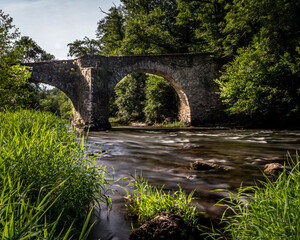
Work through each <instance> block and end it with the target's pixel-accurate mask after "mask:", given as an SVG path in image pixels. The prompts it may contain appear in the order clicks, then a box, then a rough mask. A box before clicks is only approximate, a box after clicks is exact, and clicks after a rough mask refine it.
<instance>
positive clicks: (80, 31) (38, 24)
mask: <svg viewBox="0 0 300 240" xmlns="http://www.w3.org/2000/svg"><path fill="white" fill-rule="evenodd" d="M1 1H3V0H1ZM5 1H6V2H5ZM113 2H114V3H115V4H116V5H118V4H120V1H119V0H114V1H105V0H4V4H3V3H2V10H3V11H4V12H5V13H6V14H9V15H10V16H11V17H12V18H13V19H14V24H15V25H16V27H18V28H19V30H20V32H21V34H22V35H23V36H24V35H25V36H29V37H31V38H33V39H34V40H35V41H36V42H37V43H38V44H39V45H40V46H41V47H42V48H43V49H45V50H46V51H47V52H49V53H52V54H54V55H55V56H56V58H59V59H65V58H67V52H68V48H67V44H68V43H70V42H73V41H74V40H75V39H82V38H84V37H85V36H88V37H90V38H94V37H95V31H96V28H97V22H98V21H99V20H100V19H101V18H103V17H104V15H103V13H101V11H100V10H99V7H101V8H102V9H103V10H108V9H109V8H110V7H111V6H112V5H113Z"/></svg>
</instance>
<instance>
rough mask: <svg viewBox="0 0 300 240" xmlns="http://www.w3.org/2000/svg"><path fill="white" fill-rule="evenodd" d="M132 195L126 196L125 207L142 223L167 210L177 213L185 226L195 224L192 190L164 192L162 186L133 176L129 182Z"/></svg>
mask: <svg viewBox="0 0 300 240" xmlns="http://www.w3.org/2000/svg"><path fill="white" fill-rule="evenodd" d="M131 186H132V187H133V188H134V190H135V192H134V196H133V197H132V198H131V196H128V197H127V199H128V202H127V207H128V208H129V210H130V212H131V213H132V214H134V215H136V216H137V217H138V219H139V222H140V223H144V222H146V221H148V220H150V219H152V218H154V217H155V216H157V215H159V214H160V213H162V212H165V211H169V212H172V213H176V214H178V215H179V216H180V217H181V218H182V219H183V220H184V222H185V223H186V224H187V226H190V227H196V226H197V215H198V214H200V213H199V212H197V210H196V206H195V205H193V204H192V199H193V192H192V193H190V194H189V195H186V194H185V193H184V192H183V191H182V189H181V188H179V190H178V191H175V192H168V193H166V192H165V191H164V190H163V188H161V189H157V188H156V187H153V186H151V185H149V184H148V182H147V181H145V180H144V179H143V177H142V176H139V177H137V176H135V178H134V182H133V183H131Z"/></svg>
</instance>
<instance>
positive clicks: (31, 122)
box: [0, 110, 109, 239]
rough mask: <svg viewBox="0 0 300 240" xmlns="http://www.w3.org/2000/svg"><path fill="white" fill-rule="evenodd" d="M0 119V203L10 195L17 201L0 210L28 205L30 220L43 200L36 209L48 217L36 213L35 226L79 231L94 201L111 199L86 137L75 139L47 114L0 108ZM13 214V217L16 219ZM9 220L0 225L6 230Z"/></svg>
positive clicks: (62, 121) (56, 120) (102, 172)
mask: <svg viewBox="0 0 300 240" xmlns="http://www.w3.org/2000/svg"><path fill="white" fill-rule="evenodd" d="M0 122H1V126H0V145H1V147H0V172H1V173H2V175H1V179H0V190H1V193H2V194H1V196H0V201H1V202H2V201H6V199H7V198H8V199H9V198H10V197H11V196H14V197H13V198H12V199H13V201H11V200H9V202H10V203H12V202H15V203H14V204H8V205H6V204H3V205H1V211H2V210H3V209H4V208H5V207H7V206H10V208H9V210H10V211H11V212H15V210H16V209H14V208H15V207H16V208H19V207H20V208H21V210H22V209H23V208H22V206H23V205H24V204H25V205H26V206H27V205H28V206H31V209H32V210H30V209H28V211H29V212H30V213H32V214H33V215H32V216H31V215H28V216H29V217H28V218H32V217H33V216H35V211H36V210H38V208H37V204H39V203H41V202H42V206H44V205H45V203H46V202H47V203H48V204H46V205H45V208H47V211H45V209H42V211H41V212H40V213H39V214H42V215H45V216H46V220H45V219H44V218H41V217H37V219H38V221H37V222H36V223H35V224H41V221H42V222H43V224H46V223H47V224H46V225H47V226H49V224H50V223H55V222H56V221H59V224H56V228H57V229H56V234H57V231H58V229H60V230H61V229H66V231H68V229H69V226H70V225H71V224H72V231H71V232H70V233H69V234H70V235H72V234H75V235H76V234H78V235H79V234H80V231H78V229H81V226H82V225H83V223H84V220H85V216H86V215H87V213H88V212H89V211H90V209H91V208H92V207H93V205H94V203H95V201H96V202H98V203H99V204H100V203H101V202H104V203H109V198H108V197H107V195H106V185H107V182H106V180H105V178H104V177H105V169H104V168H102V167H97V166H96V165H95V164H94V162H93V159H90V158H89V156H88V155H87V153H86V149H85V147H84V138H82V140H81V141H78V137H77V136H76V134H75V133H74V132H70V131H69V129H68V128H67V122H66V121H64V120H61V119H60V118H58V117H56V116H54V115H52V114H49V113H42V112H37V111H27V110H21V111H18V112H1V113H0ZM8 183H9V184H11V186H10V190H8V188H7V184H8ZM25 193H26V194H25ZM49 193H51V194H49ZM16 194H17V195H16ZM18 195H20V196H22V198H20V197H16V196H18ZM22 204H23V205H22ZM25 205H24V206H25ZM3 211H4V210H3ZM5 211H6V210H5ZM22 211H23V210H22ZM31 211H33V212H31ZM44 212H46V213H44ZM17 215H18V214H13V215H11V216H13V218H12V219H13V220H14V221H16V216H17ZM11 221H12V220H11V219H10V220H9V222H5V221H4V222H1V223H0V229H1V227H2V230H3V231H4V232H5V231H7V228H8V227H7V226H8V225H7V224H10V222H11ZM45 221H46V222H45ZM48 223H49V224H48ZM50 225H51V224H50ZM31 230H32V228H31ZM31 230H30V231H31ZM60 230H59V231H60ZM45 234H46V233H45ZM61 235H62V233H61ZM14 239H15V238H14ZM16 239H17V238H16ZM46 239H48V238H46ZM49 239H50V238H49ZM57 239H60V238H57ZM66 239H67V238H66Z"/></svg>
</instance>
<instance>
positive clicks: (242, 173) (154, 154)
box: [89, 128, 300, 240]
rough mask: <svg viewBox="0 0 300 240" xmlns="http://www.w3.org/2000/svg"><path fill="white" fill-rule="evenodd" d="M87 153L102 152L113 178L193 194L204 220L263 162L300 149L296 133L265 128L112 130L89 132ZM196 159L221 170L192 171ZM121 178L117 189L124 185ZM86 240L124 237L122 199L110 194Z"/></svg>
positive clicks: (251, 179)
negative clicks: (136, 178)
mask: <svg viewBox="0 0 300 240" xmlns="http://www.w3.org/2000/svg"><path fill="white" fill-rule="evenodd" d="M89 143H91V144H92V151H95V152H97V151H99V150H101V151H105V153H103V154H102V156H101V159H100V160H99V164H103V165H105V166H107V170H108V171H112V170H114V171H115V179H116V178H123V177H128V176H130V175H132V174H135V172H137V173H142V174H143V176H144V177H145V178H146V179H147V180H148V181H149V183H151V184H152V185H155V186H162V185H165V187H164V188H165V189H176V188H177V187H178V185H180V186H181V187H182V188H183V189H184V190H185V191H187V192H190V191H193V190H195V194H194V197H195V198H196V202H197V204H198V209H199V210H200V211H203V212H206V215H207V216H208V217H215V216H218V215H220V214H221V211H222V210H221V209H219V208H217V207H215V206H214V203H216V201H217V200H218V199H220V198H222V197H224V196H225V195H224V193H222V192H216V191H214V190H215V189H227V190H231V191H233V190H235V189H236V188H238V187H239V186H240V184H241V183H243V185H251V184H254V180H255V179H263V177H262V174H261V171H262V169H263V167H264V165H265V164H266V163H269V162H281V163H282V162H284V161H285V160H286V158H287V152H290V153H291V155H294V154H295V152H296V150H298V152H299V150H300V131H271V130H257V131H255V130H210V131H208V130H207V131H205V130H201V131H200V130H198V131H197V130H193V131H191V130H190V131H188V130H187V131H186V130H178V131H168V130H164V131H159V130H150V129H144V130H132V129H126V128H118V129H114V130H112V131H109V132H91V133H90V134H89ZM196 160H204V161H207V162H212V163H217V164H218V165H220V166H222V167H224V168H225V169H226V171H214V170H210V171H196V170H191V169H190V165H191V164H192V163H193V162H194V161H196ZM127 183H128V181H126V180H123V181H121V182H120V185H122V186H126V184H127ZM99 215H101V217H100V219H99V220H98V221H97V224H96V226H95V229H94V231H93V233H92V236H91V238H90V239H99V238H101V239H103V240H105V239H115V240H116V239H128V236H129V233H130V231H131V224H130V221H129V220H126V214H125V209H124V207H123V201H122V198H121V197H120V196H113V210H112V212H111V213H110V214H109V215H108V214H107V212H105V211H102V212H101V214H99Z"/></svg>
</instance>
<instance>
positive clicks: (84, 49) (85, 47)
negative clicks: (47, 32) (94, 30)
mask: <svg viewBox="0 0 300 240" xmlns="http://www.w3.org/2000/svg"><path fill="white" fill-rule="evenodd" d="M100 46H101V45H100V43H99V41H97V40H95V39H89V38H88V37H85V38H84V39H83V40H75V41H74V42H73V43H69V44H68V47H69V53H68V56H70V57H73V56H75V57H81V56H83V55H96V54H99V52H100V48H101V47H100Z"/></svg>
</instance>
